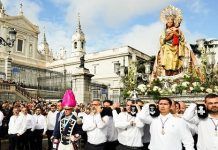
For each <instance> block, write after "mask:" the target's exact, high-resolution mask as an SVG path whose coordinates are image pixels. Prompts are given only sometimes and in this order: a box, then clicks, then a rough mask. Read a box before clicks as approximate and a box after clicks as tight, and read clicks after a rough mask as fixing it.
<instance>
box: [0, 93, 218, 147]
mask: <svg viewBox="0 0 218 150" xmlns="http://www.w3.org/2000/svg"><path fill="white" fill-rule="evenodd" d="M68 92H70V94H71V96H66V95H65V97H63V99H62V100H60V101H58V102H56V103H49V102H44V101H42V100H36V101H31V102H28V103H24V102H20V101H17V102H14V103H9V102H4V103H3V104H2V108H1V111H0V126H1V129H0V132H1V135H4V134H5V133H6V132H7V134H8V136H6V137H7V138H8V139H9V148H8V149H9V150H42V139H43V137H47V138H48V148H47V149H48V150H55V149H58V150H77V149H79V147H78V141H83V144H84V145H85V146H84V149H85V150H133V149H134V150H148V149H150V150H182V149H185V150H194V149H198V150H217V149H218V142H217V141H218V129H217V128H218V95H217V94H208V95H207V96H206V97H205V100H204V102H202V103H204V104H203V105H202V104H201V106H200V107H198V105H197V104H195V103H192V104H190V105H189V107H187V106H186V103H184V102H182V101H179V102H176V101H172V100H171V99H169V98H167V97H162V98H160V99H159V101H158V102H157V103H155V104H154V103H153V104H151V103H147V104H144V103H143V101H141V100H134V101H133V100H127V101H126V104H125V106H120V104H119V103H113V102H112V101H110V100H105V101H103V102H101V101H99V100H93V101H91V102H90V103H89V104H86V105H84V104H77V105H76V102H75V97H74V95H73V93H72V91H68ZM65 94H66V93H65ZM68 94H69V93H68ZM203 106H205V108H204V107H203ZM202 116H204V117H202Z"/></svg>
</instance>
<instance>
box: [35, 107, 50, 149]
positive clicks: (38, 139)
mask: <svg viewBox="0 0 218 150" xmlns="http://www.w3.org/2000/svg"><path fill="white" fill-rule="evenodd" d="M41 113H42V109H41V108H40V107H37V108H36V111H35V114H34V115H33V120H34V131H33V138H34V145H37V146H35V150H42V139H43V136H44V135H45V134H46V131H47V123H46V118H45V116H43V115H42V114H41Z"/></svg>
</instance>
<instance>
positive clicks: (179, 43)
mask: <svg viewBox="0 0 218 150" xmlns="http://www.w3.org/2000/svg"><path fill="white" fill-rule="evenodd" d="M160 19H161V21H162V22H163V23H164V26H165V29H164V31H163V33H162V34H161V36H160V49H159V51H158V53H157V55H156V57H155V59H154V63H153V67H151V65H147V66H146V65H145V68H144V71H145V73H144V75H145V76H142V75H141V76H139V75H140V73H138V69H137V68H140V66H138V65H137V63H136V62H132V64H131V65H130V67H129V71H128V74H127V75H126V76H125V77H124V78H123V83H124V92H125V93H124V95H126V96H129V97H131V96H132V97H133V99H136V98H135V97H136V95H139V97H140V99H142V100H146V101H149V100H157V99H158V98H159V97H161V96H167V97H171V98H172V99H174V100H177V101H186V102H190V101H200V100H203V99H204V96H205V95H206V94H208V93H218V64H217V62H216V61H217V60H215V55H216V53H217V52H218V40H217V41H216V40H211V41H209V42H206V41H205V40H204V39H202V40H198V41H197V47H195V48H197V51H198V52H199V55H196V54H195V53H194V52H193V49H192V48H191V45H190V44H188V42H187V41H186V40H185V36H184V34H183V32H182V31H181V29H180V25H181V23H182V20H183V16H182V11H181V10H180V9H179V8H176V7H174V6H172V5H169V6H168V7H166V8H164V9H163V10H162V12H161V14H160ZM192 47H193V46H192ZM147 64H149V63H147ZM150 64H151V63H150ZM150 68H152V71H150ZM138 77H141V79H142V80H141V81H142V82H138ZM131 88H132V89H131Z"/></svg>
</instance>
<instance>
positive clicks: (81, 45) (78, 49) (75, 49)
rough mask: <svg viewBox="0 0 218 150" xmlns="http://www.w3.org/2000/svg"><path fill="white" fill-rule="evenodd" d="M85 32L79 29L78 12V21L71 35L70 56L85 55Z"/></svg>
mask: <svg viewBox="0 0 218 150" xmlns="http://www.w3.org/2000/svg"><path fill="white" fill-rule="evenodd" d="M85 43H86V40H85V34H84V33H83V31H82V29H81V24H80V15H79V14H78V23H77V28H76V32H75V33H74V34H73V36H72V56H73V57H82V56H83V55H85V53H86V52H85Z"/></svg>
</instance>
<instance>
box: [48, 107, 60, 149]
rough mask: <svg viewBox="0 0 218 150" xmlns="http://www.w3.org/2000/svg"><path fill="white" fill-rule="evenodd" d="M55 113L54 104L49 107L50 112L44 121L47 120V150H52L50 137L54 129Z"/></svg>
mask: <svg viewBox="0 0 218 150" xmlns="http://www.w3.org/2000/svg"><path fill="white" fill-rule="evenodd" d="M57 113H58V112H57V111H56V106H55V105H54V104H52V105H51V106H50V111H49V112H48V114H47V117H46V120H47V132H46V134H47V138H48V150H52V142H51V136H52V134H53V131H54V127H55V121H56V115H57Z"/></svg>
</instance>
